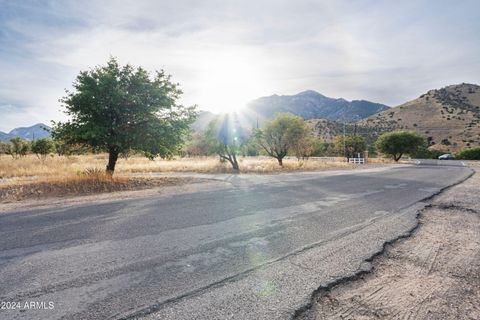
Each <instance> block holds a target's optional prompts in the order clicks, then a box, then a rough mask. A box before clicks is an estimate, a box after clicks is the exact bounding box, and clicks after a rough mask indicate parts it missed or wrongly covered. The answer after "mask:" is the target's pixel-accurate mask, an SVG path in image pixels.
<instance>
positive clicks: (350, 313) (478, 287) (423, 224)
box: [298, 169, 480, 320]
mask: <svg viewBox="0 0 480 320" xmlns="http://www.w3.org/2000/svg"><path fill="white" fill-rule="evenodd" d="M479 188H480V170H479V169H477V170H476V174H475V175H474V176H472V177H471V178H470V179H468V180H467V181H465V182H464V183H462V184H460V185H458V186H455V187H453V188H451V189H449V190H447V191H445V192H444V193H442V194H441V195H439V196H437V197H435V198H434V199H433V200H431V206H430V207H428V208H426V209H425V210H424V211H423V212H422V213H421V215H420V221H419V227H418V228H417V229H416V230H415V231H414V233H413V234H412V236H411V237H409V238H406V239H403V240H399V241H397V242H396V243H395V244H394V245H392V246H389V247H387V248H386V250H385V252H384V254H383V255H381V256H379V257H378V258H376V259H375V260H374V262H373V271H372V272H370V273H367V274H364V275H362V276H359V277H358V279H356V280H353V281H351V282H346V283H341V284H339V285H337V286H335V287H333V288H330V289H328V290H323V291H321V292H319V293H318V294H317V296H316V297H315V298H314V304H313V307H312V308H311V309H309V310H307V311H306V312H304V313H303V314H301V315H300V316H299V317H298V318H299V319H452V320H453V319H480V304H479V301H480V201H479V196H478V190H479Z"/></svg>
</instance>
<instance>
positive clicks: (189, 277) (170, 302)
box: [0, 165, 471, 319]
mask: <svg viewBox="0 0 480 320" xmlns="http://www.w3.org/2000/svg"><path fill="white" fill-rule="evenodd" d="M470 174H471V170H470V169H468V168H464V167H455V166H430V165H425V166H401V167H398V166H396V167H390V168H378V169H369V170H355V171H343V172H340V171H336V172H310V173H290V174H276V175H238V176H223V178H222V179H223V180H224V181H228V182H229V185H227V186H225V187H224V188H223V189H221V190H215V191H211V190H210V191H199V192H194V193H185V194H177V195H169V196H155V195H150V196H148V197H142V198H138V199H127V200H117V201H112V202H107V203H105V202H102V203H87V204H80V205H78V204H77V205H74V206H67V207H63V208H58V207H55V208H42V209H32V210H27V211H21V212H20V211H19V212H7V213H0V239H1V241H0V302H1V301H10V302H21V303H24V302H29V301H34V302H46V303H47V304H48V302H53V304H54V308H51V309H49V308H44V309H41V308H40V309H38V308H36V309H35V308H34V309H25V308H23V309H22V310H19V309H15V310H0V318H1V319H121V318H125V319H129V318H131V319H133V318H142V317H145V318H147V319H288V318H291V317H293V316H294V315H295V311H296V310H299V309H302V308H303V307H305V306H306V305H308V303H309V302H310V299H311V296H312V294H313V293H314V291H315V290H317V289H318V288H319V287H320V286H326V285H328V284H329V283H332V282H335V281H338V279H342V278H345V277H348V276H352V275H354V274H355V273H357V272H359V270H365V269H368V268H369V267H370V263H369V262H368V261H369V259H370V258H371V257H372V256H373V255H374V254H376V253H378V252H380V251H381V250H382V249H383V246H384V244H385V242H388V241H392V240H394V239H396V238H398V237H400V236H402V235H405V234H407V233H408V232H409V231H410V230H411V229H412V228H414V227H415V226H416V224H417V219H416V215H417V212H418V210H420V209H422V208H423V207H424V206H425V203H424V202H422V200H423V199H425V198H428V197H430V196H432V195H434V194H436V193H438V192H439V191H440V190H441V189H443V188H445V187H447V186H449V185H452V184H454V183H457V182H460V181H462V180H463V179H465V178H466V177H467V176H469V175H470Z"/></svg>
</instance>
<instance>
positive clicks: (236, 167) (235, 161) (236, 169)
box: [231, 154, 240, 171]
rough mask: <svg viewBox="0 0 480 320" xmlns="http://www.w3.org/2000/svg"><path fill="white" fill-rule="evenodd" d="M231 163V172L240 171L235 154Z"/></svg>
mask: <svg viewBox="0 0 480 320" xmlns="http://www.w3.org/2000/svg"><path fill="white" fill-rule="evenodd" d="M231 163H232V168H233V170H235V171H240V167H239V166H238V161H237V156H236V155H235V154H234V155H233V156H232V161H231Z"/></svg>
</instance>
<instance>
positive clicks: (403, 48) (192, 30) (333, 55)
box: [0, 0, 480, 132]
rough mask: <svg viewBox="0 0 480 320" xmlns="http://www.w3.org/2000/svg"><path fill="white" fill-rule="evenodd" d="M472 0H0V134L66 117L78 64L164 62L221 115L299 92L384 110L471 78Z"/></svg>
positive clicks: (476, 23)
mask: <svg viewBox="0 0 480 320" xmlns="http://www.w3.org/2000/svg"><path fill="white" fill-rule="evenodd" d="M479 39H480V1H477V0H472V1H468V0H457V1H453V0H449V1H446V0H435V1H433V0H431V1H422V0H405V1H381V0H336V1H331V0H328V1H323V0H315V1H313V0H295V1H293V0H289V1H284V0H264V1H262V0H253V1H251V0H242V1H240V0H237V1H232V0H202V1H200V0H185V1H183V0H175V1H172V0H157V1H153V0H152V1H144V0H135V1H118V0H117V1H112V0H102V1H98V0H82V1H80V0H77V1H69V0H62V1H53V0H51V1H49V0H44V1H42V0H36V1H33V0H32V1H30V0H0V131H7V132H8V131H9V130H11V129H13V128H14V127H18V126H30V125H33V124H35V123H38V122H43V123H46V124H50V121H51V120H55V121H59V120H60V121H61V120H64V119H66V116H65V115H64V113H63V112H62V106H61V103H60V102H59V101H58V100H59V99H60V98H61V97H62V96H64V95H65V89H71V85H72V82H73V81H74V79H75V77H76V76H77V75H78V73H79V72H80V71H82V70H88V69H90V68H92V67H94V66H96V65H101V64H104V63H105V62H106V61H107V60H108V59H109V57H110V56H114V57H117V58H118V60H119V61H120V63H122V64H125V63H130V64H132V65H134V66H142V67H145V68H146V69H148V70H150V71H154V70H160V69H164V70H165V71H166V72H167V73H168V74H171V75H172V79H173V80H174V81H175V82H178V83H180V85H181V88H182V90H183V91H184V94H183V96H182V99H181V101H180V102H181V103H182V104H184V105H198V107H199V109H202V110H209V111H213V112H225V111H230V110H233V109H235V108H240V107H242V106H243V105H245V104H246V103H247V102H248V101H250V100H253V99H256V98H258V97H261V96H268V95H272V94H296V93H298V92H301V91H304V90H307V89H311V90H316V91H318V92H320V93H322V94H324V95H326V96H329V97H336V98H339V97H342V98H345V99H348V100H352V99H365V100H370V101H374V102H379V103H384V104H387V105H390V106H395V105H398V104H401V103H404V102H406V101H408V100H411V99H414V98H416V97H418V96H419V95H421V94H422V93H424V92H426V91H428V90H430V89H434V88H440V87H443V86H446V85H449V84H456V83H462V82H468V83H477V84H480V41H479Z"/></svg>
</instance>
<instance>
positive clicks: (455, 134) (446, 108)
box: [0, 83, 480, 151]
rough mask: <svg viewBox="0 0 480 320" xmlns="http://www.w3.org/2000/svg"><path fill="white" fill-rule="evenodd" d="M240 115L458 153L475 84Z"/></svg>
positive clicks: (264, 102)
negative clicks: (391, 99) (422, 141)
mask: <svg viewBox="0 0 480 320" xmlns="http://www.w3.org/2000/svg"><path fill="white" fill-rule="evenodd" d="M245 111H246V112H245V113H246V114H249V117H247V118H248V121H247V122H248V123H245V124H244V127H245V128H246V129H250V128H252V126H255V125H256V124H257V121H260V122H263V121H265V120H267V119H270V118H272V117H273V116H274V115H275V113H278V112H290V113H293V114H296V115H299V116H301V117H303V118H305V119H307V120H308V123H309V124H310V125H311V127H312V129H313V131H314V132H315V133H316V135H317V136H319V137H321V138H322V139H324V140H325V141H327V142H331V141H333V140H334V139H335V137H336V136H338V135H341V134H343V132H344V130H345V132H346V134H358V135H362V136H364V137H365V138H366V139H367V141H368V142H369V143H372V142H374V141H375V140H376V139H377V138H378V136H379V135H380V134H382V133H384V132H388V131H392V130H415V131H416V132H418V133H419V134H421V135H423V136H424V137H425V138H426V139H427V141H428V143H429V146H430V148H431V149H437V150H444V151H458V150H460V149H463V148H469V147H477V146H480V86H478V85H475V84H468V83H462V84H457V85H450V86H447V87H444V88H441V89H432V90H430V91H428V92H426V93H424V94H422V95H421V96H419V97H418V98H416V99H413V100H411V101H408V102H406V103H403V104H401V105H399V106H396V107H392V108H389V107H388V106H386V105H383V104H378V103H373V102H370V101H365V100H353V101H347V100H345V99H341V98H340V99H334V98H328V97H326V96H324V95H322V94H320V93H318V92H316V91H312V90H308V91H304V92H301V93H299V94H296V95H292V96H279V95H273V96H269V97H263V98H259V99H256V100H254V101H252V102H250V103H249V104H248V106H247V107H246V110H245ZM217 116H218V115H217V114H214V113H212V112H208V111H201V112H200V113H199V115H198V117H197V121H196V122H195V123H194V124H193V125H192V129H193V130H194V131H201V130H203V129H204V128H205V127H206V126H207V125H208V123H209V122H210V121H212V120H213V119H215V117H217ZM259 118H260V119H259ZM44 128H46V129H50V128H49V127H48V126H47V125H45V124H42V123H38V124H36V125H34V126H31V127H22V128H16V129H13V130H12V131H10V132H9V133H5V132H1V131H0V140H9V139H11V138H12V137H21V138H24V139H28V140H32V139H39V138H43V137H48V136H49V132H48V131H46V130H45V129H44Z"/></svg>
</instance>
